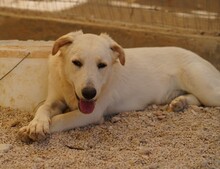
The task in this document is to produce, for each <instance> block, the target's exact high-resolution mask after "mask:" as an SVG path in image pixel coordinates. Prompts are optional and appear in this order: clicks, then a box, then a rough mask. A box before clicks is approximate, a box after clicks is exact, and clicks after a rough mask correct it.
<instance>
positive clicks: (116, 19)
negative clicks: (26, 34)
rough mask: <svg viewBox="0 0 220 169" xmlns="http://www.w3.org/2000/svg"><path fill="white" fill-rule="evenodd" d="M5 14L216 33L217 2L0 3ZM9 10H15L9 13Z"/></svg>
mask: <svg viewBox="0 0 220 169" xmlns="http://www.w3.org/2000/svg"><path fill="white" fill-rule="evenodd" d="M0 8H1V9H3V8H4V10H6V11H7V10H8V12H15V11H16V12H17V13H18V12H19V11H20V13H22V14H25V12H27V14H28V15H31V12H33V13H32V15H33V16H34V15H36V13H39V14H40V15H42V16H44V17H56V18H59V19H69V20H73V19H74V20H75V19H80V20H84V21H101V22H105V23H106V22H109V23H111V24H115V23H121V24H127V25H132V24H133V25H134V24H135V25H136V26H146V25H150V26H159V27H170V28H183V29H193V30H197V31H201V30H202V31H209V32H216V31H217V32H218V31H219V28H220V1H219V0H195V1H192V0H183V1H180V0H19V1H18V0H1V1H0ZM10 9H14V11H11V10H10Z"/></svg>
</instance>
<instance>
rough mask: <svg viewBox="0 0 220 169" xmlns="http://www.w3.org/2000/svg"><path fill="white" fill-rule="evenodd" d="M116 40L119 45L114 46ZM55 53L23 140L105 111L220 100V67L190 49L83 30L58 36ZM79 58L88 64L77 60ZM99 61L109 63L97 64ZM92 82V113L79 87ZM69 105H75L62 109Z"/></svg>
mask: <svg viewBox="0 0 220 169" xmlns="http://www.w3.org/2000/svg"><path fill="white" fill-rule="evenodd" d="M112 46H114V47H115V46H116V47H115V48H112V49H111V47H112ZM58 50H60V51H59V52H58ZM124 53H125V58H124ZM53 54H56V55H55V56H50V61H49V70H50V74H49V87H48V88H49V91H48V97H47V100H46V102H45V103H44V104H43V105H42V106H41V107H40V108H39V109H38V111H37V112H36V115H35V117H34V119H33V120H32V121H31V122H30V124H29V125H28V126H25V127H23V128H21V129H20V131H19V134H20V136H21V139H22V140H23V141H27V140H30V139H31V140H40V139H42V138H45V135H46V134H47V133H52V132H57V131H63V130H68V129H72V128H75V127H80V126H85V125H88V124H91V123H99V122H102V121H103V116H104V115H106V114H112V113H118V112H123V111H133V110H142V109H144V108H145V107H146V106H147V105H149V104H167V103H170V109H171V110H172V111H179V110H182V109H183V108H184V107H185V106H186V105H187V104H195V105H200V104H203V105H205V106H220V73H219V71H218V70H217V69H215V68H214V67H213V66H212V65H211V64H210V63H208V62H207V61H205V60H204V59H202V58H201V57H199V56H198V55H196V54H195V53H192V52H190V51H188V50H185V49H181V48H177V47H160V48H159V47H155V48H130V49H124V50H123V49H122V48H121V47H120V46H119V45H118V44H117V43H116V42H115V41H114V40H112V39H111V38H110V37H109V36H108V35H105V34H101V35H100V36H97V35H93V34H83V33H82V32H81V31H79V32H75V33H70V34H67V35H64V36H63V37H61V38H59V39H58V40H57V41H56V42H55V44H54V48H53ZM74 59H77V60H80V61H81V62H82V63H83V66H82V67H80V68H79V67H77V66H75V65H74V64H73V63H72V60H74ZM119 61H120V62H119ZM124 61H125V65H124V66H123V65H122V64H124ZM99 62H104V63H106V64H107V67H105V68H103V69H98V68H97V64H98V63H99ZM88 85H92V86H93V87H94V88H95V89H96V90H97V95H96V96H95V98H94V100H96V106H95V109H94V111H93V112H92V113H91V114H83V113H81V112H80V111H79V109H78V106H77V105H78V101H77V99H76V95H75V93H76V94H77V95H78V96H79V97H80V98H83V96H82V94H81V91H82V88H84V87H86V86H88ZM67 107H68V108H69V109H70V111H69V112H67V113H63V112H64V110H65V109H66V108H67Z"/></svg>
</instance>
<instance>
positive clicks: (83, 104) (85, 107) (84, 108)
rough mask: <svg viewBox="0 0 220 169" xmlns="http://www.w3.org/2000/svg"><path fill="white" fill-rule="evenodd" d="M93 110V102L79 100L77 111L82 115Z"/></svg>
mask: <svg viewBox="0 0 220 169" xmlns="http://www.w3.org/2000/svg"><path fill="white" fill-rule="evenodd" d="M94 108H95V102H94V101H85V100H79V109H80V111H81V112H82V113H84V114H90V113H92V112H93V110H94Z"/></svg>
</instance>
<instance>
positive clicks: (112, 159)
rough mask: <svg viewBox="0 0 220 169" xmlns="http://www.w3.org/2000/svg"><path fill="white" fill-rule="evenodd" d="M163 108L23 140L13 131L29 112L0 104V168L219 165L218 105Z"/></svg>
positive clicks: (154, 168) (25, 121)
mask: <svg viewBox="0 0 220 169" xmlns="http://www.w3.org/2000/svg"><path fill="white" fill-rule="evenodd" d="M166 109H167V106H166V105H165V106H156V105H153V106H149V107H148V108H147V109H146V110H144V111H137V112H123V113H120V114H118V115H115V116H112V117H106V120H105V122H104V123H103V124H100V125H90V126H87V127H82V128H77V129H73V130H70V131H66V132H62V133H55V134H52V135H50V136H48V139H46V140H45V141H43V142H39V143H38V142H34V143H31V144H25V143H22V142H21V141H20V140H19V139H18V138H17V132H18V129H19V128H20V127H21V126H23V125H27V124H28V122H29V121H30V120H31V119H32V115H31V114H30V113H28V112H22V111H18V110H11V109H9V108H2V107H0V114H1V116H0V133H1V137H0V145H1V144H3V145H4V144H9V145H10V146H9V148H7V149H6V150H4V151H3V150H2V151H1V150H0V164H1V165H0V168H2V169H3V168H4V169H6V168H14V169H15V168H16V169H20V168H24V167H25V168H36V169H38V168H39V169H42V168H54V169H60V168H65V169H66V168H94V169H97V168H101V169H104V168H106V169H116V168H123V169H126V168H146V169H159V168H163V169H164V168H187V169H190V168H209V169H217V168H220V107H218V108H204V107H197V106H190V107H189V108H188V109H186V110H185V111H184V112H178V113H174V112H168V111H166Z"/></svg>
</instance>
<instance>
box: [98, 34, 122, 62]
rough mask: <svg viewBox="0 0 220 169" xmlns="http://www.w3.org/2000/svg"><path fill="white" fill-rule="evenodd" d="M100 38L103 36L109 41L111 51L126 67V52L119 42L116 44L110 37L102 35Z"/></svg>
mask: <svg viewBox="0 0 220 169" xmlns="http://www.w3.org/2000/svg"><path fill="white" fill-rule="evenodd" d="M100 36H102V37H103V38H105V39H106V40H108V41H109V43H110V49H111V50H112V51H113V52H114V53H116V55H117V57H118V58H119V61H120V63H121V64H122V65H125V52H124V50H123V48H122V47H121V46H120V45H119V44H118V43H117V42H115V41H114V40H113V39H112V38H111V37H110V36H109V35H107V34H105V33H102V34H100Z"/></svg>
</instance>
